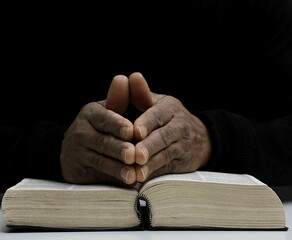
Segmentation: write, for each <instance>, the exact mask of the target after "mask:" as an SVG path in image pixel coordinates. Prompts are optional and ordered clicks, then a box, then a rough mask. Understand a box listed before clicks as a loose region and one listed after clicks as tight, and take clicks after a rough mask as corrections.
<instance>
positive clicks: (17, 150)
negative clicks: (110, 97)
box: [0, 122, 66, 192]
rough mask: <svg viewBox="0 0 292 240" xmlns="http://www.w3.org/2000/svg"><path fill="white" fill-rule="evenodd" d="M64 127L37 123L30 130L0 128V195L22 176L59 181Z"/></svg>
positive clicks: (60, 178) (8, 127)
mask: <svg viewBox="0 0 292 240" xmlns="http://www.w3.org/2000/svg"><path fill="white" fill-rule="evenodd" d="M65 130H66V127H64V126H59V125H57V124H55V123H51V122H39V123H37V124H36V125H34V127H32V128H30V129H25V128H17V127H10V126H1V127H0V143H1V151H2V152H1V169H2V171H1V174H0V178H1V180H0V192H3V191H5V189H7V188H8V187H10V186H12V185H14V184H16V183H17V182H18V181H20V180H21V179H22V178H24V177H32V178H43V179H52V180H59V181H63V178H62V174H61V167H60V151H61V143H62V139H63V134H64V132H65Z"/></svg>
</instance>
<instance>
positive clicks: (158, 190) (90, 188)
mask: <svg viewBox="0 0 292 240" xmlns="http://www.w3.org/2000/svg"><path fill="white" fill-rule="evenodd" d="M2 210H3V215H4V218H5V220H6V223H7V226H10V227H38V228H54V229H96V230H98V229H100V230H107V229H108V230H114V229H133V230H134V229H137V230H143V229H149V230H155V229H205V228H206V229H256V230H268V229H269V230H286V229H287V228H286V227H285V224H286V223H285V220H286V219H285V212H284V208H283V205H282V202H281V200H280V199H279V197H278V196H277V195H276V193H275V192H274V191H273V190H272V189H271V188H270V187H268V186H267V185H266V184H264V183H262V182H260V181H259V180H257V179H256V178H254V177H252V176H250V175H245V174H227V173H218V172H204V171H196V172H193V173H184V174H168V175H164V176H160V177H157V178H154V179H152V180H150V181H148V182H146V183H144V184H143V185H142V186H141V188H140V189H133V188H121V187H115V186H110V185H77V184H69V183H60V182H53V181H47V180H40V179H24V180H22V181H21V182H20V183H18V184H17V185H15V186H13V187H11V188H9V189H7V191H6V192H5V194H4V197H3V200H2Z"/></svg>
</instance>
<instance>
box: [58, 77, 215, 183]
mask: <svg viewBox="0 0 292 240" xmlns="http://www.w3.org/2000/svg"><path fill="white" fill-rule="evenodd" d="M129 103H131V104H132V105H134V107H136V108H137V109H139V110H140V111H141V115H140V116H139V117H138V118H137V119H136V120H135V121H134V123H131V122H130V121H129V120H128V119H126V118H124V117H123V116H122V115H123V113H124V112H125V111H126V109H127V107H128V104H129ZM134 139H135V140H137V141H138V143H137V144H136V145H135V146H134V145H133V144H132V143H131V141H132V140H134ZM210 154H211V142H210V138H209V135H208V131H207V129H206V127H205V126H204V124H203V123H202V122H201V121H200V120H199V119H198V118H197V117H196V116H194V115H193V114H191V113H190V112H189V111H188V110H187V109H186V108H185V107H184V106H183V104H182V103H181V102H180V101H179V100H178V99H176V98H174V97H172V96H167V95H162V94H155V93H152V92H151V91H150V89H149V87H148V84H147V82H146V80H145V79H144V77H143V76H142V75H141V74H140V73H133V74H131V75H130V76H129V78H127V77H125V76H122V75H119V76H116V77H115V78H114V79H113V81H112V83H111V86H110V89H109V92H108V95H107V99H106V100H103V101H100V102H94V103H89V104H87V105H85V106H84V107H83V108H82V109H81V111H80V112H79V114H78V116H77V117H76V119H75V120H74V122H73V123H72V125H71V126H70V127H69V129H68V130H67V132H66V133H65V136H64V140H63V144H62V152H61V166H62V171H63V176H64V179H65V180H66V181H68V182H73V183H114V184H120V185H123V184H126V185H131V184H132V185H133V184H135V182H144V181H146V180H148V179H151V178H153V177H156V176H159V175H163V174H167V173H184V172H191V171H195V170H197V169H199V168H200V167H202V166H204V165H205V164H206V162H207V161H208V159H209V157H210Z"/></svg>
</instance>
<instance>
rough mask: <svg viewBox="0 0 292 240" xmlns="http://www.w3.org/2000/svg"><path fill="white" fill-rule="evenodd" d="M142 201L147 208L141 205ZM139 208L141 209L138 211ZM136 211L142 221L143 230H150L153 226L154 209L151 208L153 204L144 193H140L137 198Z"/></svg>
mask: <svg viewBox="0 0 292 240" xmlns="http://www.w3.org/2000/svg"><path fill="white" fill-rule="evenodd" d="M140 201H144V202H145V203H146V206H144V207H143V206H142V207H141V205H140ZM138 208H139V209H138ZM136 211H137V213H138V212H139V213H138V217H139V218H140V221H141V222H142V223H143V228H144V229H150V228H151V225H152V207H151V202H150V200H149V199H148V198H147V196H145V195H144V194H142V193H139V194H138V196H137V198H136Z"/></svg>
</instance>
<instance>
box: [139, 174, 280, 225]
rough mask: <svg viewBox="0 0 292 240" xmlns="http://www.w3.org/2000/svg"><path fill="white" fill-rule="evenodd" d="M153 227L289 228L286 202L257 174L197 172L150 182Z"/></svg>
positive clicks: (148, 193)
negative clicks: (255, 176) (257, 176)
mask: <svg viewBox="0 0 292 240" xmlns="http://www.w3.org/2000/svg"><path fill="white" fill-rule="evenodd" d="M141 193H142V194H143V195H144V196H146V197H145V198H147V202H148V205H149V206H150V222H151V226H152V227H170V228H171V227H185V228H195V227H198V228H201V227H207V228H209V227H211V228H239V229H243V228H246V229H277V228H280V229H281V228H285V212H284V208H283V204H282V202H281V200H280V199H279V197H278V196H277V195H276V193H275V192H274V191H273V190H272V189H271V188H270V187H268V186H267V185H266V184H264V183H262V182H261V181H259V180H258V179H256V178H254V177H253V176H250V175H247V174H231V173H219V172H204V171H196V172H192V173H187V174H169V175H164V176H160V177H157V178H155V179H152V180H150V181H149V182H148V183H146V184H145V185H144V186H143V187H142V189H141Z"/></svg>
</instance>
